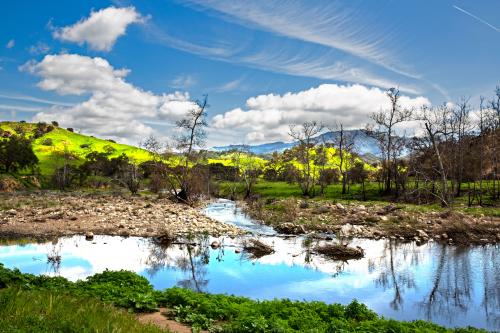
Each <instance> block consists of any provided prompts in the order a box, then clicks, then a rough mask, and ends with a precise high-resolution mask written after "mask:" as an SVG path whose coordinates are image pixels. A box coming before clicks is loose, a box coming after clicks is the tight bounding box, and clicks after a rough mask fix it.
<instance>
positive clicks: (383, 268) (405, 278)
mask: <svg viewBox="0 0 500 333" xmlns="http://www.w3.org/2000/svg"><path fill="white" fill-rule="evenodd" d="M415 246H416V245H415V244H414V243H406V244H401V243H397V242H396V241H394V240H388V241H386V242H385V244H384V249H383V252H382V256H381V257H380V258H375V259H369V260H368V270H369V271H370V272H373V271H374V270H375V269H376V268H377V267H378V268H379V269H380V274H379V275H378V276H377V278H376V279H375V285H377V286H380V287H382V288H383V289H384V290H387V289H393V290H394V296H393V298H392V300H391V302H390V303H389V305H390V306H391V308H392V309H394V310H399V309H400V308H401V307H402V305H403V295H404V292H405V290H408V289H413V288H416V283H415V279H414V277H413V273H412V271H411V270H410V267H409V266H408V265H407V264H406V263H407V262H408V261H409V262H410V266H418V263H419V256H420V255H421V253H420V251H418V249H415Z"/></svg>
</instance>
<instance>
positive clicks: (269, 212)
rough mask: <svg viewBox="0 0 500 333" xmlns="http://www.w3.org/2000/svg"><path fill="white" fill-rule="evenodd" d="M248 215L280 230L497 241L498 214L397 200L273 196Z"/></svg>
mask: <svg viewBox="0 0 500 333" xmlns="http://www.w3.org/2000/svg"><path fill="white" fill-rule="evenodd" d="M247 211H248V212H249V213H250V215H251V216H253V217H254V218H257V219H259V220H261V221H263V222H264V223H266V224H268V225H271V226H273V227H274V228H275V229H276V230H277V231H278V232H280V233H285V234H306V233H310V232H326V233H336V234H337V235H338V236H339V237H363V238H373V239H378V238H393V239H399V240H407V241H417V242H426V241H428V240H429V239H434V240H438V241H441V242H447V243H450V244H487V243H498V242H500V218H499V217H491V216H483V217H474V216H471V215H467V214H464V213H461V212H453V211H441V212H429V211H427V212H425V211H408V210H406V209H403V207H401V206H398V205H392V204H391V205H377V204H371V205H370V206H368V205H367V206H365V205H363V204H360V203H350V204H340V203H333V202H326V201H322V202H308V203H305V202H303V201H299V200H291V199H287V200H277V201H275V202H273V203H271V204H268V205H265V206H262V205H259V206H257V205H255V204H254V205H250V206H247Z"/></svg>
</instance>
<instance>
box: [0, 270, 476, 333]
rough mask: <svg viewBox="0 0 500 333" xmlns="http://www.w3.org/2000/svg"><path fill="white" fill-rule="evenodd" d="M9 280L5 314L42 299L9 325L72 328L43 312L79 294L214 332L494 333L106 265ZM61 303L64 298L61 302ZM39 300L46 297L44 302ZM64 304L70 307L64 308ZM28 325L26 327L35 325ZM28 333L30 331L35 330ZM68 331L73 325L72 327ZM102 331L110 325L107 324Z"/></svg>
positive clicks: (3, 295)
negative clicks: (201, 286)
mask: <svg viewBox="0 0 500 333" xmlns="http://www.w3.org/2000/svg"><path fill="white" fill-rule="evenodd" d="M2 287H3V288H6V289H3V290H2V289H0V290H1V292H0V303H1V305H4V306H1V308H2V309H0V313H2V312H1V311H4V313H7V312H5V311H10V310H8V309H9V307H10V309H13V308H16V307H17V305H15V304H16V302H18V304H23V303H22V302H23V300H27V299H29V298H33V299H34V301H33V302H31V303H32V304H30V306H29V307H27V309H26V311H24V312H19V311H17V312H16V311H14V312H15V315H12V314H10V312H9V315H8V316H7V315H2V316H1V319H0V324H1V325H3V327H7V328H9V327H10V328H12V327H14V328H16V327H18V326H19V327H21V326H20V325H21V324H22V323H21V321H22V320H23V318H24V319H27V320H28V321H27V323H28V324H29V323H30V321H29V320H31V321H32V323H33V325H35V326H34V327H41V329H40V330H37V332H48V331H47V330H45V331H44V330H43V329H45V328H46V327H49V328H50V327H56V328H58V329H59V331H64V329H65V327H66V326H57V325H56V323H53V321H54V320H55V319H54V318H55V317H51V316H50V315H49V316H47V317H45V316H44V315H43V313H46V311H47V306H56V307H57V308H58V309H59V306H61V307H62V305H63V304H69V305H68V306H67V307H65V309H66V308H67V309H71V304H73V305H74V306H76V304H77V302H76V301H74V299H73V297H77V298H79V299H86V300H88V299H92V301H86V302H85V304H87V305H86V306H88V307H90V308H89V309H87V308H84V309H83V310H80V311H81V312H83V313H91V314H92V313H98V312H104V311H101V310H102V308H100V307H105V306H106V305H96V304H98V303H95V302H101V301H103V302H104V304H113V305H115V306H118V307H122V308H125V309H128V310H129V311H133V312H144V311H154V310H155V309H156V308H157V307H160V306H161V307H168V308H169V309H171V310H172V316H173V317H174V318H175V319H176V320H177V321H179V322H182V323H185V324H188V325H191V326H192V327H193V330H194V331H198V330H200V329H209V330H210V331H211V332H241V333H245V332H248V333H250V332H251V333H259V332H263V333H268V332H269V333H271V332H311V333H312V332H318V333H319V332H415V333H417V332H426V333H427V332H429V333H430V332H443V333H445V332H457V333H474V332H486V331H484V330H479V329H475V328H457V329H447V328H444V327H441V326H438V325H435V324H432V323H429V322H426V321H413V322H400V321H396V320H390V319H385V318H381V317H379V316H378V315H377V314H376V313H374V312H373V311H371V310H370V309H368V308H367V307H366V306H365V305H364V304H361V303H359V302H357V301H356V300H354V301H353V302H351V303H350V304H348V305H341V304H326V303H323V302H302V301H291V300H287V299H283V300H278V299H277V300H270V301H255V300H251V299H249V298H245V297H237V296H230V295H213V294H206V293H198V292H194V291H191V290H188V289H182V288H170V289H166V290H164V291H155V290H153V287H152V286H151V284H150V283H149V282H148V281H147V280H146V279H145V278H144V277H142V276H139V275H137V274H135V273H132V272H127V271H117V272H111V271H105V272H103V273H100V274H95V275H93V276H91V277H89V278H87V279H86V280H83V281H78V282H74V283H73V282H70V281H68V280H66V279H64V278H62V277H47V276H35V275H32V274H23V273H21V272H20V271H19V270H10V269H7V268H5V267H3V265H1V264H0V288H2ZM55 294H57V295H58V296H57V297H55V298H54V296H50V295H55ZM12 295H19V297H17V296H16V297H12ZM50 299H52V300H53V301H52V303H50V302H51V301H50ZM47 302H48V304H49V305H47ZM72 302H73V303H72ZM55 303H57V305H54V304H55ZM12 304H14V305H12ZM37 304H40V306H39V307H38V308H37ZM50 304H53V305H50ZM99 304H100V303H99ZM6 306H7V307H6ZM6 309H7V310H6ZM12 311H13V310H12ZM57 311H66V310H63V309H62V308H61V309H60V310H57ZM68 311H69V310H68ZM73 311H76V310H73ZM40 313H42V315H40ZM121 315H122V314H115V313H114V312H113V313H112V314H111V315H110V316H111V317H109V318H95V319H92V322H93V323H94V322H95V324H96V325H97V324H99V323H105V322H106V320H107V321H108V322H109V323H113V322H114V319H113V318H114V317H113V316H121ZM96 316H97V315H96ZM29 318H31V319H29ZM64 318H66V319H65V320H63V321H62V322H61V323H60V325H66V324H67V325H70V323H69V322H70V321H71V320H70V319H68V318H70V314H67V316H66V317H64ZM124 318H126V317H124ZM66 320H67V321H68V322H67V323H66ZM86 320H88V321H86ZM90 320H91V319H89V318H79V319H78V320H77V321H76V322H75V323H74V324H75V325H85V324H86V323H89V322H90ZM126 322H127V320H125V321H124V323H126ZM28 324H25V326H23V327H28V326H27V325H28ZM9 325H10V326H9ZM36 325H38V326H36ZM47 325H48V326H47ZM50 325H55V326H50ZM110 325H111V324H110ZM130 325H132V324H130ZM1 327H2V326H0V328H1ZM67 327H70V326H67ZM130 327H132V326H130ZM10 328H9V329H10ZM134 329H135V328H131V329H130V330H129V331H128V332H150V331H147V330H146V328H143V327H140V328H138V329H137V330H134ZM147 329H149V328H147ZM11 331H12V332H19V330H18V331H15V330H12V329H11ZM20 331H21V332H24V331H23V330H20ZM54 331H55V332H56V331H57V330H54ZM73 331H75V330H73ZM96 331H97V330H96ZM7 332H9V331H7ZM28 332H30V331H29V330H28ZM33 332H34V331H33ZM65 332H72V330H67V331H65ZM81 332H84V331H83V330H82V331H81ZM99 332H101V330H99ZM102 332H107V331H106V330H102ZM151 332H153V331H151Z"/></svg>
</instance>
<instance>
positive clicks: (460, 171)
mask: <svg viewBox="0 0 500 333" xmlns="http://www.w3.org/2000/svg"><path fill="white" fill-rule="evenodd" d="M470 111H471V108H470V105H469V98H465V97H462V98H461V99H460V101H459V102H458V103H457V107H456V108H455V109H454V110H453V117H452V130H453V133H454V139H455V142H454V143H455V144H454V148H455V149H454V163H453V165H454V169H455V170H454V171H455V172H454V173H455V175H454V179H455V187H456V190H455V195H456V196H457V197H458V196H460V195H461V185H462V183H463V175H464V156H465V151H466V149H467V143H466V140H465V139H466V137H467V136H468V135H469V134H470V131H471V130H472V127H471V121H470Z"/></svg>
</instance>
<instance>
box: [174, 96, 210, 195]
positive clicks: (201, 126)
mask: <svg viewBox="0 0 500 333" xmlns="http://www.w3.org/2000/svg"><path fill="white" fill-rule="evenodd" d="M207 102H208V97H207V95H205V96H204V98H203V100H201V101H200V100H198V101H196V102H195V105H194V107H193V108H192V109H191V110H190V111H189V112H188V114H187V115H186V117H185V118H183V119H181V120H179V121H178V122H177V123H176V125H177V128H178V129H179V130H180V131H181V132H182V134H181V135H180V136H178V137H177V138H176V148H177V150H178V151H179V152H180V155H181V157H182V163H181V170H180V173H179V183H180V184H179V185H180V191H179V192H177V191H176V190H174V191H175V192H176V193H175V195H176V196H177V198H178V199H179V200H181V201H183V202H189V201H190V200H191V199H192V194H193V193H192V191H191V186H190V180H191V178H192V177H191V169H192V168H191V166H192V165H196V164H197V163H198V161H199V160H200V158H201V153H200V151H197V150H196V149H197V148H198V149H200V148H202V147H203V146H204V145H205V139H206V132H205V128H206V127H207V122H206V115H207V111H206V110H207V108H208V103H207Z"/></svg>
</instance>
